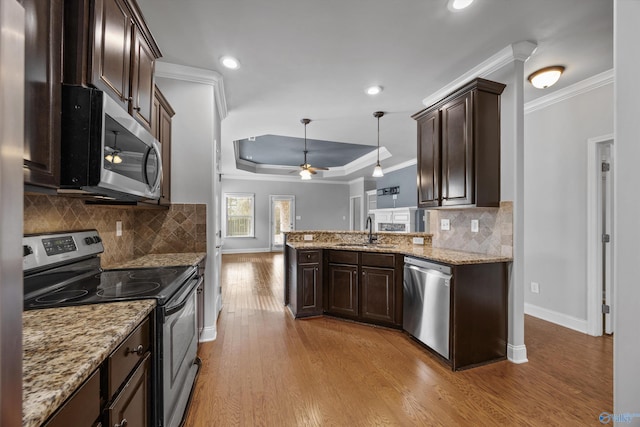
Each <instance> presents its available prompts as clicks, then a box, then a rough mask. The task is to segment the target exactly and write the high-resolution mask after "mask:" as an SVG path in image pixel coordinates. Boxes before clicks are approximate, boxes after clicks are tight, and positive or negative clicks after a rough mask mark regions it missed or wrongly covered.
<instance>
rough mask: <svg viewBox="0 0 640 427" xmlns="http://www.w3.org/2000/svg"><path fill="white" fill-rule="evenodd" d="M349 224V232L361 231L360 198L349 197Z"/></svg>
mask: <svg viewBox="0 0 640 427" xmlns="http://www.w3.org/2000/svg"><path fill="white" fill-rule="evenodd" d="M349 200H350V202H351V203H350V204H349V216H350V221H349V224H350V226H351V230H355V231H358V230H362V196H351V197H350V198H349Z"/></svg>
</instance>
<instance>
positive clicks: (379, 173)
mask: <svg viewBox="0 0 640 427" xmlns="http://www.w3.org/2000/svg"><path fill="white" fill-rule="evenodd" d="M382 116H384V112H382V111H376V112H375V113H373V117H375V118H376V119H378V161H377V162H376V167H375V168H373V174H371V176H373V177H375V178H380V177H381V176H384V172H382V166H380V117H382Z"/></svg>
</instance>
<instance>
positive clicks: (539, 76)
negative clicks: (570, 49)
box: [527, 65, 564, 89]
mask: <svg viewBox="0 0 640 427" xmlns="http://www.w3.org/2000/svg"><path fill="white" fill-rule="evenodd" d="M563 72H564V67H563V66H562V65H554V66H553V67H546V68H541V69H540V70H538V71H535V72H533V73H531V74H530V75H529V77H528V78H527V79H528V80H529V82H531V84H532V85H533V86H534V87H537V88H538V89H546V88H548V87H549V86H553V85H554V84H555V83H556V82H557V81H558V79H559V78H560V76H561V75H562V73H563Z"/></svg>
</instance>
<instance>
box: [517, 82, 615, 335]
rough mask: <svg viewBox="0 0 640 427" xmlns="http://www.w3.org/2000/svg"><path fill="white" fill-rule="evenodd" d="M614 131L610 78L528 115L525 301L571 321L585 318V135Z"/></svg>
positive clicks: (595, 135)
mask: <svg viewBox="0 0 640 427" xmlns="http://www.w3.org/2000/svg"><path fill="white" fill-rule="evenodd" d="M612 132H613V85H612V84H608V85H606V86H603V87H600V88H597V89H593V90H591V91H589V92H586V93H583V94H580V95H577V96H574V97H571V98H569V99H566V100H564V101H561V102H558V103H554V104H552V105H549V106H548V107H546V108H543V109H539V110H536V111H533V112H531V113H528V114H526V116H525V266H524V269H525V302H526V303H527V304H531V305H533V306H535V307H536V308H542V309H544V310H545V311H551V312H553V313H556V314H553V313H552V315H555V316H556V317H557V318H558V319H562V318H565V319H566V320H567V322H571V321H573V323H574V326H576V325H580V324H582V323H581V321H582V320H584V322H583V323H584V325H585V327H586V319H587V261H588V260H587V249H586V248H587V234H586V232H587V140H588V139H589V138H594V137H598V136H602V135H606V134H611V133H612ZM532 281H533V282H537V283H539V284H540V293H538V294H534V293H531V287H530V283H531V282H532ZM567 316H568V317H569V318H567ZM571 318H573V319H571ZM549 320H552V319H549Z"/></svg>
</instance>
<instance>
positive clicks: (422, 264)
mask: <svg viewBox="0 0 640 427" xmlns="http://www.w3.org/2000/svg"><path fill="white" fill-rule="evenodd" d="M404 263H405V266H416V267H418V268H420V269H423V270H425V269H426V270H436V271H439V272H440V273H442V274H447V275H451V267H449V266H448V265H442V264H437V263H435V262H431V261H427V260H426V259H421V258H414V257H409V256H406V257H404Z"/></svg>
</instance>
